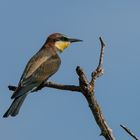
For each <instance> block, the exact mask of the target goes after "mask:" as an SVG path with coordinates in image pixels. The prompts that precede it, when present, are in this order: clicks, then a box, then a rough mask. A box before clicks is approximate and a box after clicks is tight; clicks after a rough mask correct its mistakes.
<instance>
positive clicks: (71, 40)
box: [69, 38, 83, 43]
mask: <svg viewBox="0 0 140 140" xmlns="http://www.w3.org/2000/svg"><path fill="white" fill-rule="evenodd" d="M81 41H83V40H80V39H75V38H69V42H70V43H73V42H81Z"/></svg>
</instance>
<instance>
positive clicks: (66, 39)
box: [60, 37, 68, 41]
mask: <svg viewBox="0 0 140 140" xmlns="http://www.w3.org/2000/svg"><path fill="white" fill-rule="evenodd" d="M60 40H61V41H68V38H67V37H61V39H60Z"/></svg>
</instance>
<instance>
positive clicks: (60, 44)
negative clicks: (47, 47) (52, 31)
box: [55, 41, 70, 52]
mask: <svg viewBox="0 0 140 140" xmlns="http://www.w3.org/2000/svg"><path fill="white" fill-rule="evenodd" d="M69 45H70V42H67V41H57V42H56V43H55V47H56V48H57V49H58V50H59V51H60V52H63V51H64V49H65V48H67V47H68V46H69Z"/></svg>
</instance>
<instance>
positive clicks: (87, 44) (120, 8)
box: [0, 0, 140, 140]
mask: <svg viewBox="0 0 140 140" xmlns="http://www.w3.org/2000/svg"><path fill="white" fill-rule="evenodd" d="M53 32H61V33H63V34H66V35H68V36H70V37H75V38H79V39H83V40H84V42H82V43H77V44H76V43H75V44H73V45H72V46H71V47H70V48H68V49H67V50H65V52H64V53H63V54H61V59H62V65H61V68H60V70H59V71H58V72H57V73H56V74H55V75H54V76H53V77H52V78H51V79H50V80H52V81H55V82H58V83H65V84H78V77H77V75H76V72H75V68H76V66H77V65H80V66H81V67H82V68H83V69H84V70H85V71H86V73H87V75H88V78H90V74H91V72H92V70H93V69H95V67H96V65H97V61H98V56H99V51H100V48H99V40H98V37H99V36H102V37H103V39H104V40H105V42H106V44H107V48H106V49H105V64H104V68H105V74H104V75H103V76H102V77H101V78H99V79H98V81H97V84H96V97H97V99H98V102H99V104H100V106H101V109H102V111H103V113H104V116H105V118H106V120H107V122H108V124H109V125H110V127H111V128H112V129H113V132H114V135H115V136H116V138H117V139H118V140H120V139H123V140H131V138H130V137H129V136H128V135H127V134H126V133H125V132H124V131H123V130H122V129H121V128H120V126H119V125H120V124H126V125H128V126H129V128H131V129H132V130H133V131H134V132H135V133H136V134H139V130H140V123H139V118H140V111H139V106H140V102H139V101H140V88H139V85H140V84H139V80H140V73H139V72H140V64H139V63H140V62H139V61H140V43H139V40H140V1H139V0H117V1H113V0H106V1H105V0H83V1H82V0H69V1H68V0H59V1H57V0H38V1H37V0H24V1H21V0H12V1H11V0H0V48H1V51H0V63H1V73H0V77H1V80H0V93H1V94H0V107H1V108H0V116H1V117H0V132H1V133H0V139H4V140H9V139H11V140H25V139H26V140H28V139H34V140H38V139H42V140H44V139H48V140H56V139H57V140H78V139H80V140H85V139H96V140H103V139H104V138H103V137H99V134H100V130H99V128H98V127H97V125H96V123H95V121H94V118H93V117H92V114H91V112H90V110H89V108H88V105H87V102H86V100H85V99H84V97H82V95H80V94H79V93H74V92H68V91H61V90H56V89H49V88H45V89H43V90H41V91H39V92H38V93H35V94H30V95H29V96H28V98H27V99H26V101H25V102H24V104H23V106H22V108H21V110H20V113H19V115H18V116H17V117H15V118H11V117H9V118H7V119H3V118H2V115H3V114H4V112H5V111H6V110H7V108H8V107H9V105H10V104H11V99H10V96H11V93H10V91H9V90H8V88H7V86H8V85H9V84H13V85H16V84H17V83H18V80H19V78H20V76H21V74H22V72H23V70H24V67H25V65H26V63H27V61H28V60H29V58H30V57H31V56H32V55H33V54H34V53H35V52H36V51H37V50H38V49H39V48H40V47H41V46H42V44H43V43H44V41H45V39H46V38H47V36H48V35H49V34H51V33H53ZM139 136H140V134H139Z"/></svg>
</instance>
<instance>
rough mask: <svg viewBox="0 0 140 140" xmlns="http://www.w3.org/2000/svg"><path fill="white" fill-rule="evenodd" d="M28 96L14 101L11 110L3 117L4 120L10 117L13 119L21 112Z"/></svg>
mask: <svg viewBox="0 0 140 140" xmlns="http://www.w3.org/2000/svg"><path fill="white" fill-rule="evenodd" d="M26 96H27V94H24V95H22V96H19V97H17V98H15V99H14V101H13V102H12V104H11V106H10V107H9V109H8V110H7V111H6V113H5V114H4V115H3V117H4V118H7V117H8V116H9V115H11V116H12V117H14V116H16V115H17V114H18V112H19V110H20V107H21V105H22V104H23V101H24V100H25V98H26Z"/></svg>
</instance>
